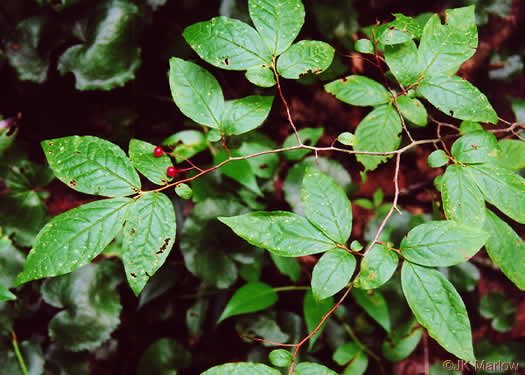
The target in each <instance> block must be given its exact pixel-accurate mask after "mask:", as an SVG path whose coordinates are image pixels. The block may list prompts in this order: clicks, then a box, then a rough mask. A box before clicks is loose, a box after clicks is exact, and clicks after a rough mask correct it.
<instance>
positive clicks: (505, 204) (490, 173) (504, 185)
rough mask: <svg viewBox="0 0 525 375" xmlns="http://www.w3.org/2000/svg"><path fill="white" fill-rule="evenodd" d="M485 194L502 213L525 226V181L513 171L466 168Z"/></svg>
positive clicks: (472, 166) (481, 166)
mask: <svg viewBox="0 0 525 375" xmlns="http://www.w3.org/2000/svg"><path fill="white" fill-rule="evenodd" d="M465 168H466V169H465V170H466V171H467V172H468V173H469V175H470V177H471V178H472V180H473V181H475V182H476V184H477V185H478V187H479V189H480V190H481V192H482V193H483V196H484V197H485V200H486V201H487V202H489V203H490V204H493V205H494V206H496V207H497V208H498V209H499V210H500V211H501V212H503V213H504V214H505V215H507V216H508V217H510V218H511V219H513V220H516V221H517V222H518V223H521V224H525V189H524V186H525V179H523V177H521V176H520V175H518V174H516V173H514V172H513V171H511V170H509V169H506V168H500V167H490V166H484V165H469V166H466V167H465Z"/></svg>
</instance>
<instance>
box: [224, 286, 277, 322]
mask: <svg viewBox="0 0 525 375" xmlns="http://www.w3.org/2000/svg"><path fill="white" fill-rule="evenodd" d="M277 299H278V297H277V292H276V291H275V290H273V288H272V287H271V286H270V285H268V284H265V283H261V282H252V283H248V284H246V285H244V286H242V287H241V288H240V289H238V290H237V291H236V292H235V293H234V294H233V296H232V298H231V299H230V301H228V304H227V305H226V307H225V308H224V311H223V312H222V314H221V316H220V317H219V320H218V321H217V324H218V323H220V322H222V321H223V320H224V319H226V318H229V317H230V316H234V315H240V314H247V313H252V312H256V311H260V310H264V309H266V308H268V307H270V306H272V305H273V304H275V303H276V302H277Z"/></svg>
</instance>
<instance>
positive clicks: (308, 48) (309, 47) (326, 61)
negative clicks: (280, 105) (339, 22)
mask: <svg viewBox="0 0 525 375" xmlns="http://www.w3.org/2000/svg"><path fill="white" fill-rule="evenodd" d="M334 53H335V51H334V48H333V47H332V46H330V45H329V44H327V43H325V42H319V41H316V40H301V41H300V42H297V43H295V44H293V45H292V46H291V47H290V48H288V49H287V50H286V51H285V52H284V53H283V54H282V55H281V56H279V59H278V60H277V71H278V72H279V74H280V75H282V76H283V77H284V78H289V79H297V78H300V77H301V76H302V75H303V74H306V73H308V72H312V73H314V74H319V73H321V72H323V71H324V70H326V69H328V67H329V66H330V64H331V63H332V59H333V58H334Z"/></svg>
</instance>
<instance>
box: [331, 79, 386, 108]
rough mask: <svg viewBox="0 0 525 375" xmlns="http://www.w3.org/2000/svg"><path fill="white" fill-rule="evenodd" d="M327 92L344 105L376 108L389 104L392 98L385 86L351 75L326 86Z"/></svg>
mask: <svg viewBox="0 0 525 375" xmlns="http://www.w3.org/2000/svg"><path fill="white" fill-rule="evenodd" d="M324 89H325V90H326V92H328V93H330V94H332V95H335V97H336V98H337V99H339V100H341V101H342V102H344V103H347V104H351V105H359V106H376V105H379V104H385V103H388V102H389V101H390V100H391V99H392V96H391V95H390V93H389V92H388V91H387V90H386V89H385V88H384V87H383V85H381V84H379V83H378V82H376V81H374V80H373V79H370V78H368V77H365V76H359V75H351V76H348V77H345V78H341V79H338V80H335V81H333V82H330V83H328V84H326V85H325V86H324Z"/></svg>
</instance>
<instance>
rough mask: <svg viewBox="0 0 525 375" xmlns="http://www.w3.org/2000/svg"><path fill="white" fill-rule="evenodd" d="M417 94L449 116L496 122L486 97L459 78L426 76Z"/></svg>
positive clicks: (496, 118)
mask: <svg viewBox="0 0 525 375" xmlns="http://www.w3.org/2000/svg"><path fill="white" fill-rule="evenodd" d="M417 92H418V94H419V95H422V96H424V97H425V98H426V99H427V100H428V101H429V102H430V103H431V104H432V105H433V106H434V107H436V108H437V109H439V110H440V111H441V112H443V113H445V114H447V115H449V116H452V117H455V118H458V119H461V120H470V121H481V122H489V123H492V124H496V123H497V122H498V115H497V114H496V111H494V108H492V105H491V104H490V103H489V101H488V99H487V97H486V96H485V95H484V94H483V93H482V92H481V91H479V90H478V89H477V88H476V87H475V86H473V85H472V84H471V83H470V82H468V81H465V80H464V79H463V78H461V77H458V76H448V75H445V74H436V75H432V76H426V77H425V78H423V79H422V80H421V82H420V84H419V86H418V87H417Z"/></svg>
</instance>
